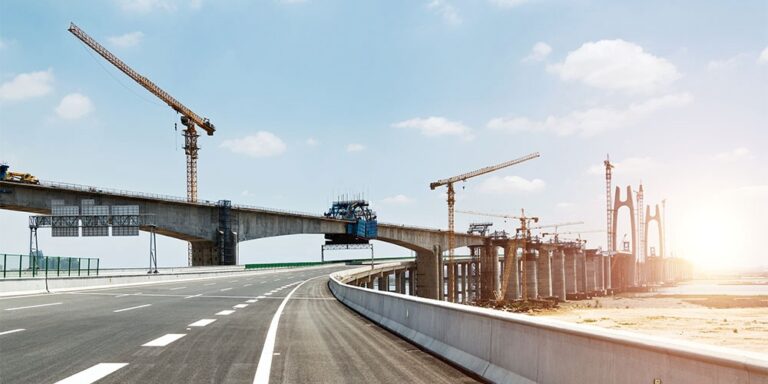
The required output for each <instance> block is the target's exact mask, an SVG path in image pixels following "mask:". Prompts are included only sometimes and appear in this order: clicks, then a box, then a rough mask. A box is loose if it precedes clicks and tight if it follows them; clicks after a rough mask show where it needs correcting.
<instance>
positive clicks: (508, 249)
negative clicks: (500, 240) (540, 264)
mask: <svg viewBox="0 0 768 384" xmlns="http://www.w3.org/2000/svg"><path fill="white" fill-rule="evenodd" d="M504 268H512V270H511V271H509V273H507V271H506V270H504V275H505V276H508V277H509V280H508V281H507V291H506V292H505V293H504V300H508V301H511V300H517V299H518V298H519V297H520V261H519V260H518V258H517V246H514V245H512V244H507V245H505V246H504Z"/></svg>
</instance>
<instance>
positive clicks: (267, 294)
mask: <svg viewBox="0 0 768 384" xmlns="http://www.w3.org/2000/svg"><path fill="white" fill-rule="evenodd" d="M271 294H272V292H267V293H265V294H264V296H269V295H271Z"/></svg>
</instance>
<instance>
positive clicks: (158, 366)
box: [0, 267, 474, 384]
mask: <svg viewBox="0 0 768 384" xmlns="http://www.w3.org/2000/svg"><path fill="white" fill-rule="evenodd" d="M336 269H338V267H337V268H336ZM333 270H335V269H331V268H322V269H312V270H289V271H275V272H268V273H258V274H256V273H244V274H242V275H239V276H237V277H232V276H229V277H216V278H209V279H201V280H191V281H182V282H174V283H162V284H153V285H144V286H134V287H122V288H109V289H99V290H87V291H76V292H69V293H58V294H45V295H31V296H23V297H6V298H0V383H2V384H12V383H58V382H59V381H62V380H63V383H67V384H71V383H92V382H96V381H98V382H99V383H253V382H254V377H255V374H256V372H257V370H259V371H263V372H262V373H264V372H266V375H265V376H263V377H265V378H268V380H269V382H271V383H282V382H285V383H305V382H334V383H338V382H355V383H360V382H382V383H384V382H386V383H390V384H391V383H393V382H425V383H426V382H429V383H439V382H473V381H474V380H473V379H472V378H469V377H467V376H466V375H464V374H463V373H462V372H460V371H458V370H456V369H455V368H453V367H451V366H450V365H447V364H446V363H444V362H442V361H440V360H437V359H435V358H434V357H432V356H431V355H429V354H427V353H424V352H422V351H421V350H419V349H417V348H416V347H414V346H413V345H411V344H409V343H407V342H405V341H403V340H402V339H400V338H398V337H396V336H394V335H392V334H390V333H388V332H386V331H384V330H382V329H380V328H379V327H377V326H375V325H374V324H372V323H370V322H369V321H367V320H366V319H364V318H362V317H360V316H359V315H357V314H356V313H355V312H353V311H351V310H349V309H347V308H346V307H345V306H344V305H342V304H341V303H339V302H338V301H336V300H335V299H334V298H333V296H332V295H331V294H330V291H329V290H328V288H327V281H328V279H327V275H328V274H329V273H330V272H332V271H333ZM289 294H291V297H290V299H289V300H287V301H285V300H284V299H285V298H286V296H287V295H289ZM283 303H284V305H283V306H282V307H283V308H282V315H281V316H278V317H277V318H276V319H277V321H275V322H273V318H275V314H276V312H277V311H278V309H280V308H281V304H283ZM273 323H274V324H275V325H272V327H273V330H272V333H273V335H272V339H271V341H270V337H269V332H268V330H269V329H270V326H271V324H273ZM275 326H276V329H274V327H275ZM265 344H266V345H267V346H268V347H269V348H267V350H266V352H265V355H268V356H267V357H269V358H271V362H270V363H267V364H265V359H264V356H262V351H263V350H265V348H264V347H265ZM260 364H261V367H260ZM265 369H266V370H265ZM393 380H394V381H393Z"/></svg>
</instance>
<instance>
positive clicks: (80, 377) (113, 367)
mask: <svg viewBox="0 0 768 384" xmlns="http://www.w3.org/2000/svg"><path fill="white" fill-rule="evenodd" d="M126 365H128V363H99V364H96V365H94V366H93V367H90V368H88V369H86V370H85V371H82V372H80V373H76V374H74V375H72V376H70V377H67V378H66V379H64V380H60V381H57V382H56V384H90V383H95V382H96V381H97V380H99V379H101V378H103V377H105V376H107V375H109V374H110V373H112V372H114V371H117V370H118V369H120V368H122V367H125V366H126Z"/></svg>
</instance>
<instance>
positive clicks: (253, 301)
mask: <svg viewBox="0 0 768 384" xmlns="http://www.w3.org/2000/svg"><path fill="white" fill-rule="evenodd" d="M257 301H258V300H256V299H250V300H248V301H246V303H251V304H253V303H255V302H257Z"/></svg>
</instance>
